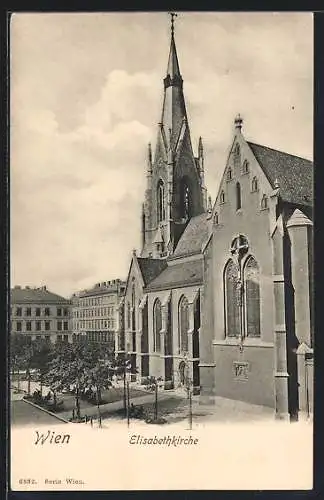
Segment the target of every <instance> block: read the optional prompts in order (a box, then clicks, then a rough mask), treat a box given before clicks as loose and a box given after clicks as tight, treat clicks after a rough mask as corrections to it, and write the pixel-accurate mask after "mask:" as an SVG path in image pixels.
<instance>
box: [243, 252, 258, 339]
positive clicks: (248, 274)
mask: <svg viewBox="0 0 324 500" xmlns="http://www.w3.org/2000/svg"><path fill="white" fill-rule="evenodd" d="M244 279H245V308H246V333H247V336H248V337H260V273H259V267H258V264H257V262H256V260H255V259H254V258H253V257H249V258H248V260H247V262H246V264H245V268H244Z"/></svg>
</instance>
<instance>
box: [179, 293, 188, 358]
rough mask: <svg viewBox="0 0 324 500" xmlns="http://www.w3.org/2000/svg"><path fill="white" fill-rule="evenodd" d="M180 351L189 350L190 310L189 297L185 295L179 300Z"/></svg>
mask: <svg viewBox="0 0 324 500" xmlns="http://www.w3.org/2000/svg"><path fill="white" fill-rule="evenodd" d="M178 311H179V328H178V331H179V352H181V351H188V329H189V310H188V299H187V298H186V297H185V296H184V295H183V296H182V297H181V299H180V301H179V309H178Z"/></svg>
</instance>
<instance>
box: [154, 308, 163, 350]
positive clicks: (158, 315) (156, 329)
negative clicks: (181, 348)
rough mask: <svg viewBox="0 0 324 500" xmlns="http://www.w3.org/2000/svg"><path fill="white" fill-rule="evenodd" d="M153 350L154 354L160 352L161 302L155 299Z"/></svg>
mask: <svg viewBox="0 0 324 500" xmlns="http://www.w3.org/2000/svg"><path fill="white" fill-rule="evenodd" d="M153 325H154V331H153V350H154V351H155V352H160V350H161V339H160V331H161V329H162V308H161V301H160V300H159V299H156V301H155V302H154V306H153Z"/></svg>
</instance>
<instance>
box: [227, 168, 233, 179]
mask: <svg viewBox="0 0 324 500" xmlns="http://www.w3.org/2000/svg"><path fill="white" fill-rule="evenodd" d="M232 179H233V174H232V169H231V167H229V169H228V170H227V180H228V181H231V180H232Z"/></svg>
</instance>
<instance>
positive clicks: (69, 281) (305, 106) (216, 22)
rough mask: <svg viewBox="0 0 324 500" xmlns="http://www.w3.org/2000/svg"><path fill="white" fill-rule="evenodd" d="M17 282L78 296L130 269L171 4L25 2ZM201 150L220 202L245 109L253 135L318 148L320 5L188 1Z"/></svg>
mask: <svg viewBox="0 0 324 500" xmlns="http://www.w3.org/2000/svg"><path fill="white" fill-rule="evenodd" d="M10 39H11V57H10V64H11V68H10V70H11V83H10V93H11V112H10V141H11V159H10V207H11V215H10V225H11V231H10V245H11V249H10V253H11V286H14V285H21V286H26V285H29V286H41V285H47V287H48V289H50V290H51V291H53V292H55V293H58V294H61V295H63V296H66V297H68V296H70V295H71V294H72V293H74V292H75V291H78V290H81V289H84V288H87V287H91V286H92V285H94V284H95V283H96V282H101V281H106V280H109V279H114V278H121V279H125V278H126V277H127V273H128V269H129V263H130V259H131V254H132V250H133V249H134V248H135V249H139V248H140V214H141V203H142V202H143V200H144V191H145V172H146V154H147V144H148V142H152V146H153V149H154V144H155V139H156V133H157V124H158V122H159V121H160V118H161V111H162V98H163V78H164V77H165V72H166V67H167V59H168V53H169V45H170V17H169V16H168V14H167V13H166V12H165V13H164V12H159V13H79V14H77V13H64V14H53V13H38V14H37V13H36V14H35V13H19V14H15V15H14V16H13V18H12V21H11V33H10ZM175 40H176V45H177V52H178V58H179V64H180V70H181V74H182V77H183V80H184V94H185V99H186V106H187V114H188V120H189V126H190V130H191V138H192V143H193V147H194V150H195V151H197V145H198V138H199V136H202V138H203V143H204V151H205V179H206V185H207V189H208V192H209V194H210V196H211V198H212V200H213V201H214V200H215V198H216V195H217V189H218V185H219V181H220V178H221V175H222V172H223V169H224V167H225V163H226V158H227V154H228V150H229V147H230V145H231V140H232V136H233V121H234V118H235V115H236V114H237V113H240V114H241V116H242V117H243V119H244V122H243V129H242V133H243V135H244V137H245V138H246V139H247V140H251V141H253V142H256V143H259V144H264V145H266V146H270V147H273V148H275V149H280V150H283V151H286V152H288V153H292V154H295V155H297V156H303V157H305V158H309V159H312V151H313V18H312V14H311V13H217V12H213V13H202V12H197V13H189V12H184V13H181V12H180V13H178V17H177V18H176V21H175Z"/></svg>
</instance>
